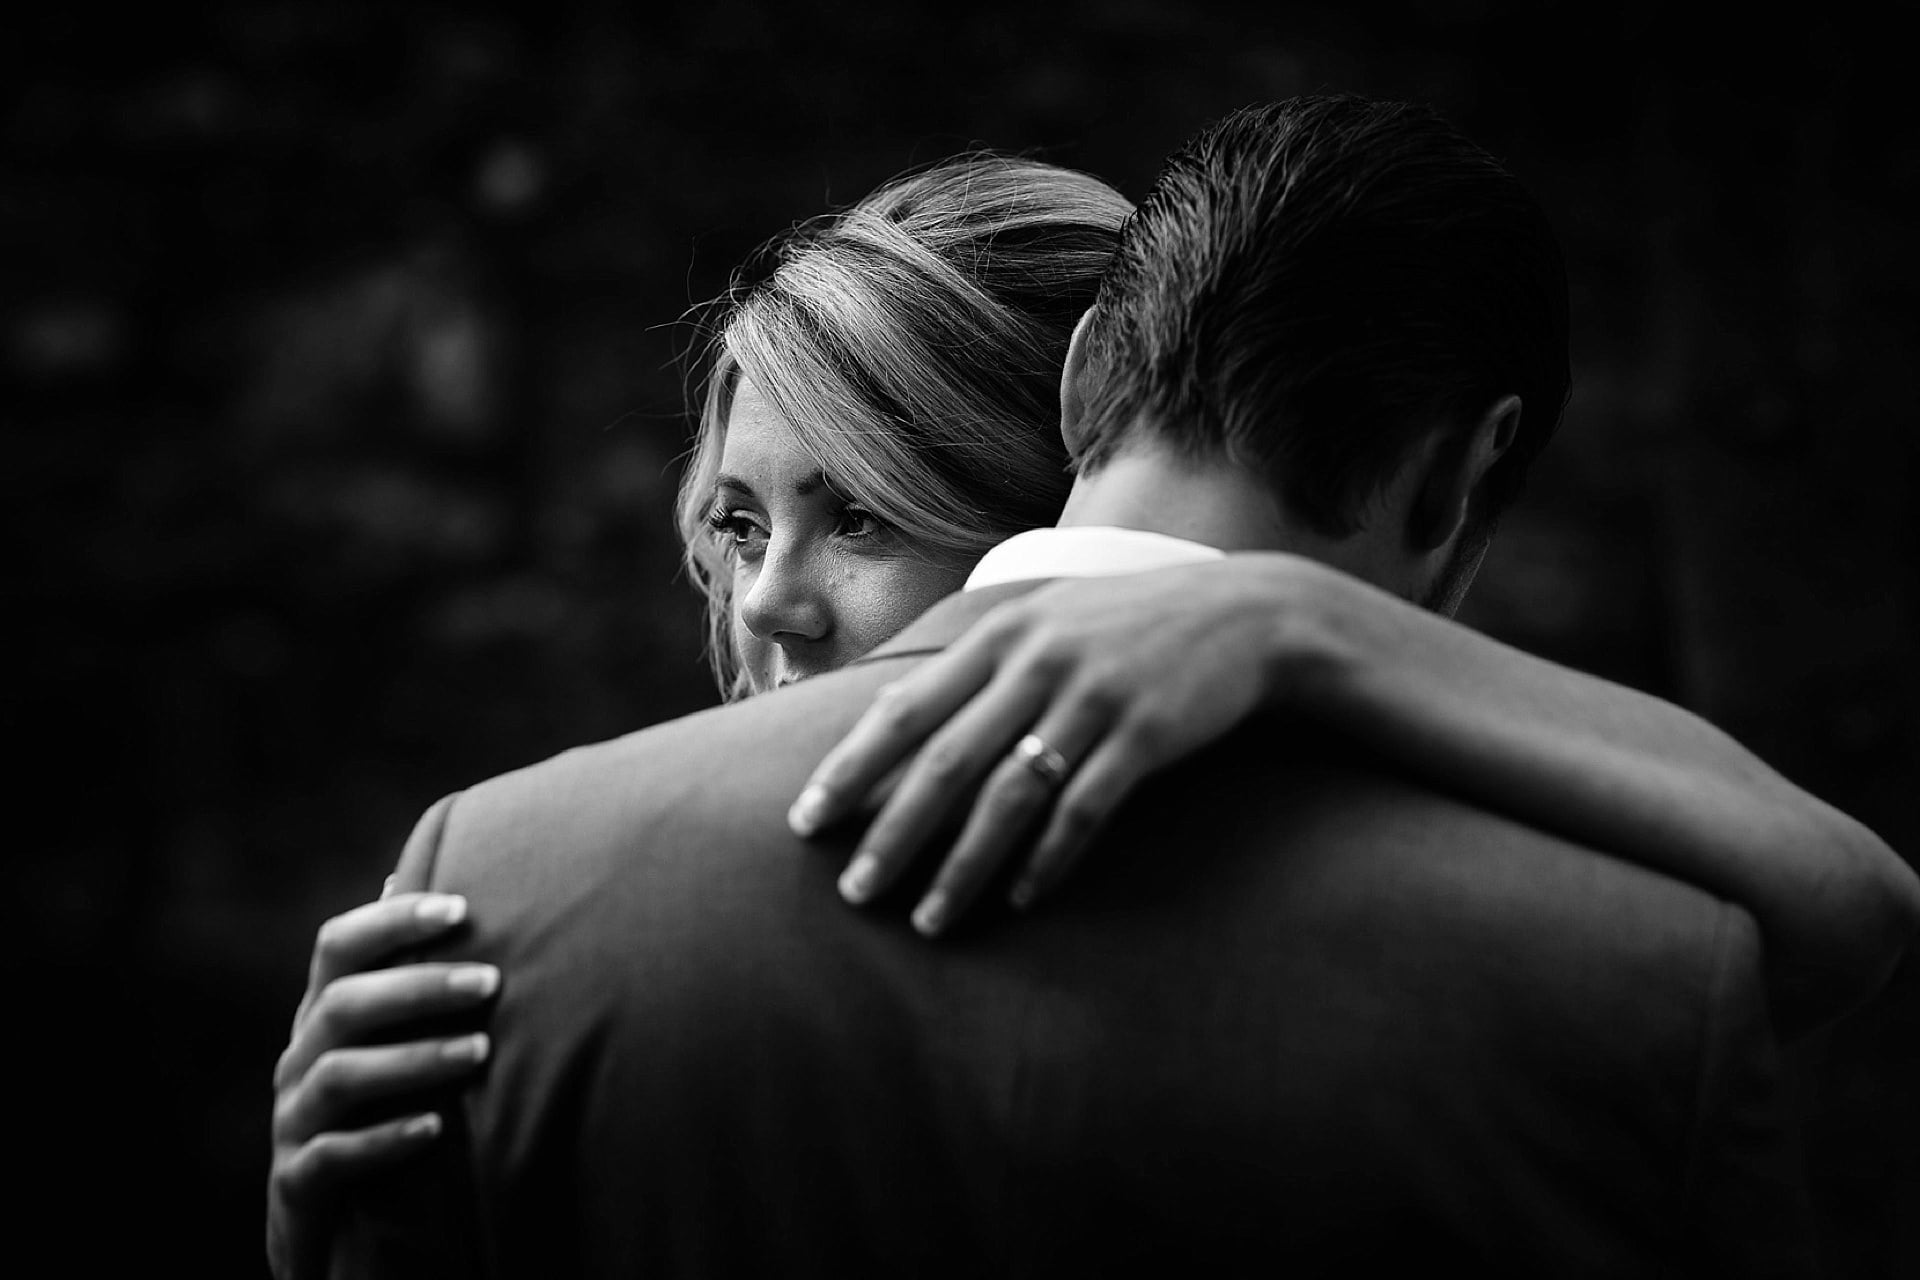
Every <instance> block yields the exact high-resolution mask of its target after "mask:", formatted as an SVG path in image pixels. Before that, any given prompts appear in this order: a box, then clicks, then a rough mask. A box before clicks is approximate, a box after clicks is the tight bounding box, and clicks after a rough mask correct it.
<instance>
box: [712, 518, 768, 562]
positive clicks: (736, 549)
mask: <svg viewBox="0 0 1920 1280" xmlns="http://www.w3.org/2000/svg"><path fill="white" fill-rule="evenodd" d="M707 528H708V529H710V530H712V531H713V538H714V541H716V542H718V543H719V544H720V546H721V548H722V549H724V550H725V551H727V552H728V553H729V554H731V555H738V556H744V557H746V558H747V559H749V560H753V559H757V558H758V557H759V556H760V554H761V553H762V552H764V551H765V550H766V547H767V531H766V530H765V529H763V528H761V527H760V523H759V522H758V521H757V520H755V519H754V518H753V517H752V516H750V515H748V514H747V513H746V512H744V511H741V510H738V509H737V508H730V507H715V508H714V509H713V510H711V511H709V512H708V513H707Z"/></svg>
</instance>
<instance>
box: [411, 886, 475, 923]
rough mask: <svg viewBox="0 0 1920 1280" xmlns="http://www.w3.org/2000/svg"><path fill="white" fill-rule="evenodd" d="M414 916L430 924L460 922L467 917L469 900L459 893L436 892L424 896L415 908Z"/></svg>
mask: <svg viewBox="0 0 1920 1280" xmlns="http://www.w3.org/2000/svg"><path fill="white" fill-rule="evenodd" d="M413 916H414V919H416V920H425V921H426V922H428V923H429V924H459V923H460V922H461V921H462V920H464V919H466V916H467V900H466V899H465V898H462V897H460V896H459V895H458V894H452V893H436V894H434V895H433V896H432V897H428V898H422V899H421V900H420V905H419V906H417V907H415V908H414V909H413Z"/></svg>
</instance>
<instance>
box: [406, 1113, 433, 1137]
mask: <svg viewBox="0 0 1920 1280" xmlns="http://www.w3.org/2000/svg"><path fill="white" fill-rule="evenodd" d="M400 1132H402V1133H404V1134H406V1135H407V1137H409V1138H430V1137H432V1136H434V1135H435V1134H437V1133H439V1132H440V1117H439V1115H438V1114H437V1113H435V1112H432V1111H429V1112H427V1114H425V1115H423V1116H415V1117H414V1118H413V1119H411V1120H409V1121H407V1123H406V1125H405V1126H404V1127H403V1128H402V1129H401V1130H400Z"/></svg>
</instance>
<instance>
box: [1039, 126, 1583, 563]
mask: <svg viewBox="0 0 1920 1280" xmlns="http://www.w3.org/2000/svg"><path fill="white" fill-rule="evenodd" d="M1087 358H1088V364H1087V371H1086V377H1085V379H1084V383H1083V385H1084V387H1085V406H1084V410H1083V412H1082V414H1081V415H1080V417H1079V419H1078V422H1077V423H1076V425H1075V427H1074V429H1073V431H1072V433H1071V438H1069V440H1068V442H1067V444H1068V447H1069V449H1070V450H1071V451H1072V453H1073V455H1074V459H1075V462H1076V465H1077V466H1079V467H1080V469H1082V470H1086V469H1090V468H1094V467H1098V466H1099V465H1100V464H1101V462H1103V461H1104V460H1105V459H1106V458H1107V457H1108V456H1110V455H1111V454H1112V453H1113V451H1114V450H1115V448H1116V447H1118V446H1120V445H1121V444H1122V443H1124V442H1125V441H1127V440H1128V439H1129V438H1132V436H1133V434H1134V433H1135V432H1138V431H1142V430H1144V431H1150V432H1153V433H1154V434H1155V435H1156V436H1157V437H1159V438H1160V439H1162V440H1163V441H1164V442H1166V443H1170V444H1172V445H1174V446H1176V447H1177V448H1179V449H1180V450H1182V451H1183V452H1185V453H1188V454H1190V455H1199V456H1208V457H1222V456H1224V457H1227V458H1230V459H1231V460H1233V461H1235V462H1237V463H1239V464H1241V465H1244V466H1247V467H1250V468H1252V469H1254V470H1256V471H1257V472H1259V473H1261V474H1262V475H1264V476H1265V477H1267V479H1268V480H1269V482H1270V483H1271V484H1272V485H1273V486H1274V487H1275V490H1276V492H1278V493H1279V494H1280V496H1281V497H1282V499H1283V500H1284V501H1285V502H1286V504H1287V507H1288V509H1289V510H1290V511H1292V512H1295V513H1297V514H1298V515H1299V516H1300V517H1302V518H1303V519H1305V520H1306V521H1307V522H1308V523H1310V524H1311V525H1313V526H1314V527H1315V528H1317V529H1318V530H1319V531H1320V532H1322V533H1326V534H1329V535H1333V536H1344V535H1345V534H1348V533H1351V532H1353V531H1354V530H1355V529H1356V528H1358V527H1359V526H1360V524H1361V523H1363V516H1364V513H1365V510H1366V504H1367V502H1368V500H1369V499H1370V498H1371V497H1372V496H1373V495H1374V494H1375V493H1376V492H1377V491H1378V489H1379V487H1380V486H1381V485H1382V484H1383V483H1385V482H1386V481H1387V480H1388V479H1390V478H1391V477H1392V475H1393V474H1394V473H1395V471H1396V470H1397V469H1398V467H1399V465H1400V464H1401V462H1402V461H1403V460H1404V459H1405V458H1406V456H1407V453H1408V450H1409V449H1410V448H1411V447H1412V446H1413V445H1414V444H1415V443H1416V442H1417V441H1419V440H1420V439H1422V438H1424V437H1425V436H1426V435H1427V434H1428V433H1429V432H1431V431H1433V430H1435V429H1436V428H1439V429H1459V428H1464V427H1467V426H1469V425H1471V424H1472V423H1473V422H1474V421H1477V420H1478V418H1479V416H1480V415H1481V414H1483V413H1484V412H1485V411H1486V410H1487V409H1488V408H1490V407H1491V406H1492V405H1493V403H1494V402H1495V401H1496V400H1498V399H1499V398H1500V397H1501V396H1503V395H1507V394H1517V395H1518V396H1519V397H1520V399H1521V403H1522V410H1521V421H1520V424H1519V428H1518V431H1517V433H1516V436H1515V439H1514V441H1513V443H1512V445H1511V446H1510V447H1509V449H1508V450H1507V452H1506V454H1505V455H1504V456H1503V457H1502V458H1501V459H1500V460H1499V462H1498V463H1497V464H1496V465H1495V467H1494V469H1493V470H1492V471H1491V472H1490V473H1489V475H1488V477H1487V480H1486V483H1485V485H1484V486H1483V489H1482V499H1483V501H1482V508H1481V510H1479V511H1478V512H1477V513H1476V515H1477V516H1478V517H1480V518H1481V519H1483V520H1485V521H1487V522H1491V521H1492V520H1493V519H1494V518H1495V517H1497V515H1498V514H1499V511H1500V510H1501V509H1503V508H1504V507H1505V506H1506V504H1507V503H1508V502H1509V501H1510V500H1511V499H1512V497H1513V495H1514V494H1515V493H1516V492H1517V491H1518V489H1519V486H1520V481H1521V479H1522V477H1523V475H1524V474H1525V472H1526V469H1527V466H1528V464H1529V463H1530V462H1531V461H1532V459H1533V456H1534V455H1535V454H1536V453H1538V452H1539V450H1540V447H1541V446H1542V445H1543V444H1545V443H1546V441H1547V438H1548V437H1549V436H1550V435H1551V434H1552V432H1553V429H1554V426H1555V425H1556V424H1557V423H1558V421H1559V419H1560V413H1561V409H1562V408H1563V406H1564V405H1565V403H1566V398H1567V388H1568V382H1569V372H1568V361H1567V288H1566V268H1565V264H1564V262H1563V260H1562V258H1561V255H1560V249H1559V245H1558V243H1557V242H1556V240H1555V238H1554V235H1553V231H1552V229H1551V227H1550V226H1549V225H1548V223H1547V220H1546V217H1545V215H1544V213H1543V212H1542V211H1541V209H1540V207H1539V205H1538V204H1537V203H1536V202H1535V200H1534V199H1533V197H1532V196H1531V195H1530V194H1529V193H1528V192H1527V191H1526V189H1525V188H1524V187H1522V186H1521V185H1520V183H1519V182H1518V180H1516V179H1515V178H1514V177H1513V175H1512V174H1510V173H1508V172H1507V170H1506V169H1505V168H1504V167H1502V166H1501V165H1500V163H1499V162H1498V161H1496V160H1495V159H1494V158H1493V157H1492V156H1490V155H1488V154H1487V153H1486V152H1485V151H1484V150H1482V149H1481V148H1480V147H1479V146H1477V145H1475V144H1474V143H1473V142H1471V141H1469V140H1468V139H1467V138H1466V137H1464V136H1463V135H1462V134H1461V133H1460V132H1459V131H1458V130H1457V129H1456V128H1454V126H1453V125H1451V124H1450V123H1448V122H1447V121H1446V120H1445V119H1444V118H1442V117H1441V116H1440V115H1439V114H1438V113H1436V112H1434V111H1432V110H1430V109H1428V108H1424V107H1420V106H1415V105H1410V104H1407V103H1397V102H1379V101H1373V100H1369V99H1364V98H1358V97H1352V96H1334V97H1305V98H1293V99H1289V100H1287V101H1284V102H1276V103H1269V104H1265V105H1260V106H1252V107H1246V108H1242V109H1241V110H1239V111H1236V112H1234V113H1233V114H1231V115H1229V116H1227V117H1225V118H1224V119H1222V120H1219V121H1218V122H1216V123H1214V124H1212V125H1210V126H1208V127H1207V128H1206V129H1205V130H1203V131H1202V132H1201V133H1200V134H1199V135H1198V136H1197V137H1195V138H1194V139H1193V140H1192V141H1191V142H1189V143H1187V144H1186V146H1184V147H1183V148H1182V149H1181V150H1180V151H1178V152H1177V153H1175V154H1174V156H1173V157H1172V158H1171V159H1170V160H1168V162H1167V164H1166V166H1165V168H1164V169H1163V170H1162V171H1161V174H1160V176H1159V178H1158V179H1156V181H1155V183H1154V186H1153V189H1152V191H1151V192H1150V193H1149V194H1148V195H1147V197H1146V199H1145V200H1144V201H1142V202H1141V205H1140V207H1139V209H1138V210H1137V211H1136V212H1135V213H1134V215H1133V217H1132V218H1131V219H1130V220H1129V222H1128V223H1127V225H1126V227H1125V228H1124V230H1123V232H1122V235H1121V241H1120V246H1119V249H1118V251H1117V252H1116V254H1115V256H1114V260H1113V264H1112V265H1111V266H1110V267H1109V268H1108V271H1107V274H1106V277H1105V279H1104V281H1103V283H1102V285H1101V289H1100V295H1099V299H1098V301H1097V302H1096V304H1095V307H1094V311H1093V316H1092V319H1091V320H1090V321H1089V328H1088V332H1087Z"/></svg>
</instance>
